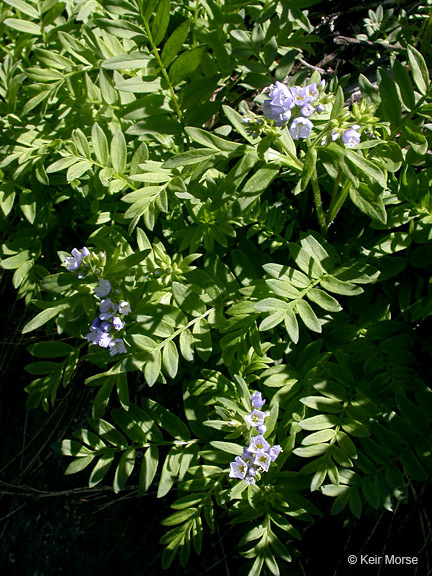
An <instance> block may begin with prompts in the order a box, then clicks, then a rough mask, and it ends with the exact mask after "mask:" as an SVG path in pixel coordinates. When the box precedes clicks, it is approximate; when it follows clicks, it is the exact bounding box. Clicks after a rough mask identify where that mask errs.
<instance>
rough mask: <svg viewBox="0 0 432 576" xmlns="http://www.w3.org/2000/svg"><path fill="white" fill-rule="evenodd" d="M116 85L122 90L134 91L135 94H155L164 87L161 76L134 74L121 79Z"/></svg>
mask: <svg viewBox="0 0 432 576" xmlns="http://www.w3.org/2000/svg"><path fill="white" fill-rule="evenodd" d="M114 87H115V89H116V90H119V91H120V92H133V93H134V94H147V93H151V94H154V93H155V92H159V91H160V90H161V89H162V85H161V80H160V78H155V77H154V76H134V77H133V78H127V79H126V80H119V81H118V82H117V83H116V84H115V86H114Z"/></svg>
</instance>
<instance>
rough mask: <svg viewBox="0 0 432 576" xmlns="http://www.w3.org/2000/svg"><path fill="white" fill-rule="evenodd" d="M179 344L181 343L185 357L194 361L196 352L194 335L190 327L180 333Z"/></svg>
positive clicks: (181, 350) (189, 360) (181, 349)
mask: <svg viewBox="0 0 432 576" xmlns="http://www.w3.org/2000/svg"><path fill="white" fill-rule="evenodd" d="M179 344H180V352H181V354H182V356H183V358H184V359H185V360H187V361H188V362H192V361H193V359H194V353H193V345H194V337H193V335H192V333H191V331H190V330H189V329H188V328H186V329H185V330H183V332H182V333H181V334H180V338H179Z"/></svg>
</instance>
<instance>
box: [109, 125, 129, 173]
mask: <svg viewBox="0 0 432 576" xmlns="http://www.w3.org/2000/svg"><path fill="white" fill-rule="evenodd" d="M111 162H112V165H113V168H114V171H115V172H116V173H117V174H120V175H121V174H123V173H124V171H125V169H126V140H125V137H124V136H123V132H121V131H120V130H118V131H117V132H116V133H115V134H114V136H113V138H112V140H111Z"/></svg>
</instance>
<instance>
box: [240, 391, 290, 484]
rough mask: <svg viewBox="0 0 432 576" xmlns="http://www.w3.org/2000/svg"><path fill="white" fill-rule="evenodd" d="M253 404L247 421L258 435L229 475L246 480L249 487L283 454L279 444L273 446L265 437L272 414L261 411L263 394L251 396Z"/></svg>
mask: <svg viewBox="0 0 432 576" xmlns="http://www.w3.org/2000/svg"><path fill="white" fill-rule="evenodd" d="M251 404H252V408H253V410H252V412H251V413H250V414H248V416H246V417H245V420H246V422H247V423H248V424H249V425H250V426H251V428H252V429H253V430H256V431H257V432H258V434H257V435H255V436H252V437H251V439H250V442H249V445H248V446H247V447H245V448H244V449H243V453H242V455H241V456H236V457H235V459H234V462H231V463H230V473H229V476H230V478H239V479H240V480H244V481H245V483H246V484H247V485H249V484H255V482H256V479H255V478H256V476H257V474H258V473H262V472H268V470H269V467H270V464H271V463H272V462H274V461H275V460H276V458H277V457H278V456H279V454H280V453H281V452H282V448H281V447H280V446H279V445H278V444H276V445H275V446H271V445H270V444H269V443H268V442H267V440H266V439H265V438H264V436H263V434H265V432H266V430H267V429H266V426H265V424H264V420H265V418H266V417H267V416H268V415H269V414H270V412H263V411H261V410H260V408H262V407H263V406H264V404H265V400H263V399H262V396H261V392H254V393H253V394H252V395H251Z"/></svg>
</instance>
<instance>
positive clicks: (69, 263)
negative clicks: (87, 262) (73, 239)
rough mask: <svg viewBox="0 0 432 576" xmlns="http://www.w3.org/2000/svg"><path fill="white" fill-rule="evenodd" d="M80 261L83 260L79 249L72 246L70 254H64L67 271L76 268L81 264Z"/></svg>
mask: <svg viewBox="0 0 432 576" xmlns="http://www.w3.org/2000/svg"><path fill="white" fill-rule="evenodd" d="M82 261H83V255H82V254H81V252H80V251H79V250H77V249H76V248H74V249H73V250H72V252H71V256H66V258H65V262H66V268H67V270H68V271H69V272H73V271H74V270H78V268H79V267H80V266H81V263H82Z"/></svg>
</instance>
